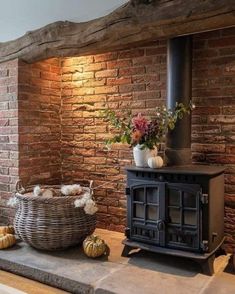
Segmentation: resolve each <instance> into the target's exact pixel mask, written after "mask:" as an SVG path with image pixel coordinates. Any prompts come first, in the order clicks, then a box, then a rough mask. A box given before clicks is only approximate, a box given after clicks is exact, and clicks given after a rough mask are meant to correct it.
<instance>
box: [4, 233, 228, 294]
mask: <svg viewBox="0 0 235 294" xmlns="http://www.w3.org/2000/svg"><path fill="white" fill-rule="evenodd" d="M97 234H99V235H100V236H101V237H102V238H104V239H105V240H106V242H107V243H108V244H109V246H110V249H111V254H110V256H109V258H100V259H95V260H93V259H89V258H87V257H86V256H85V255H84V253H83V252H82V249H81V248H80V247H77V248H71V249H68V250H65V251H58V252H45V251H38V250H35V249H33V248H31V247H30V246H28V245H26V244H25V243H23V242H19V243H18V244H17V246H15V247H13V248H11V249H8V250H4V251H0V268H1V269H3V270H6V271H10V272H13V273H16V274H19V275H22V276H25V277H28V278H31V279H34V280H37V281H40V282H42V283H45V284H48V285H51V286H54V287H57V288H61V289H63V290H66V291H68V292H69V293H89V294H90V293H99V294H101V293H102V294H103V293H119V294H129V293H135V294H138V293H141V294H142V293H146V294H152V293H154V294H155V293H157V289H159V290H160V291H161V293H163V294H165V293H166V294H167V293H175V294H176V293H184V294H187V293H190V294H193V293H204V292H205V291H208V287H209V285H210V284H212V285H213V284H214V285H216V288H217V289H218V288H219V285H217V284H216V283H215V282H214V280H215V279H217V277H219V278H218V281H219V280H220V279H222V280H223V277H222V278H221V272H222V270H223V269H224V267H225V266H226V264H227V261H228V257H225V256H221V257H219V258H217V259H216V262H215V268H216V272H217V274H216V275H214V276H213V277H208V276H204V275H202V274H200V273H199V272H198V271H199V268H198V266H197V264H195V263H194V262H191V261H189V260H185V259H180V258H174V257H168V256H164V255H157V254H152V253H149V252H142V251H141V252H138V253H136V254H133V256H132V257H131V258H123V257H121V251H122V247H123V246H122V245H121V240H122V239H123V238H124V236H123V234H120V233H116V232H110V231H106V230H97ZM223 274H224V273H223ZM212 282H213V283H212ZM218 283H219V284H220V282H218ZM228 284H229V283H228ZM229 285H230V286H229V287H228V289H230V288H231V289H232V288H233V287H232V284H231V283H230V284H229ZM182 289H183V290H182ZM223 290H224V289H223ZM205 293H209V292H205ZM219 293H223V292H217V294H219ZM226 294H230V292H226ZM231 294H232V292H231Z"/></svg>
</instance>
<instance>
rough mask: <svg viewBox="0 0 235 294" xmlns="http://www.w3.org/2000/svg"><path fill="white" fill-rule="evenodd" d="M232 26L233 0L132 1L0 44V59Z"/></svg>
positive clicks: (95, 49)
mask: <svg viewBox="0 0 235 294" xmlns="http://www.w3.org/2000/svg"><path fill="white" fill-rule="evenodd" d="M232 26H235V1H234V0H196V1H195V0H187V1H186V0H132V1H129V2H128V3H127V4H125V5H123V6H121V7H120V8H119V9H117V10H115V11H114V12H112V13H111V14H109V15H107V16H104V17H101V18H98V19H95V20H92V21H88V22H84V23H72V22H55V23H52V24H50V25H47V26H45V27H43V28H41V29H38V30H35V31H32V32H28V33H26V34H25V35H24V36H22V37H21V38H18V39H16V40H14V41H9V42H5V43H0V62H3V61H7V60H11V59H15V58H20V59H23V60H24V61H26V62H35V61H38V60H41V59H46V58H50V57H61V56H78V55H88V54H96V53H101V52H107V51H113V50H117V49H121V48H127V47H130V46H136V45H138V44H143V43H145V42H149V41H153V40H156V39H159V38H169V37H173V36H181V35H186V34H195V33H200V32H205V31H211V30H216V29H220V28H226V27H232Z"/></svg>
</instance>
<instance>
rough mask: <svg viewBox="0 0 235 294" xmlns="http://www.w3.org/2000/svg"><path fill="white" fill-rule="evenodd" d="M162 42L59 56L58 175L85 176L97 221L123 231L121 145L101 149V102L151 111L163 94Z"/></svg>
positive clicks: (127, 156)
mask: <svg viewBox="0 0 235 294" xmlns="http://www.w3.org/2000/svg"><path fill="white" fill-rule="evenodd" d="M165 64H166V42H165V41H161V42H160V41H158V42H155V43H154V44H151V46H149V47H147V48H146V47H143V48H142V47H141V48H134V49H131V50H124V51H120V52H112V53H108V54H101V55H95V56H88V57H78V58H66V59H64V60H62V175H63V180H64V181H65V182H68V181H71V182H73V181H78V180H79V179H81V178H82V179H83V178H88V179H93V180H95V186H98V185H102V184H104V183H106V182H107V181H113V180H115V179H116V180H117V179H120V180H119V181H115V182H113V183H109V184H108V186H106V187H105V188H102V189H98V190H96V191H95V197H96V200H97V203H98V205H99V214H98V220H99V222H98V225H99V226H101V227H104V228H108V229H114V230H120V231H123V229H124V227H125V223H126V219H125V216H126V209H125V205H126V199H125V196H124V186H125V185H124V183H123V182H122V181H121V180H124V179H125V176H124V174H125V173H124V167H125V166H127V165H130V164H131V163H132V162H131V159H132V152H131V150H130V149H129V148H128V147H127V146H123V145H120V146H115V148H113V149H112V150H111V151H107V150H104V140H105V138H107V137H108V136H109V132H110V131H112V130H109V129H108V126H107V124H106V123H104V122H103V120H102V119H101V118H100V116H99V110H100V109H103V108H107V107H108V108H110V109H116V110H117V109H118V111H121V112H122V111H123V110H126V109H131V110H132V112H133V113H136V112H139V111H141V112H146V111H152V110H153V109H154V107H156V106H157V105H159V104H160V103H163V101H164V100H163V99H165V83H166V68H165Z"/></svg>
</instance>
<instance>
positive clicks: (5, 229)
mask: <svg viewBox="0 0 235 294" xmlns="http://www.w3.org/2000/svg"><path fill="white" fill-rule="evenodd" d="M0 234H12V235H14V234H15V230H14V227H13V226H1V227H0Z"/></svg>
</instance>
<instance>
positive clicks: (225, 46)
mask: <svg viewBox="0 0 235 294" xmlns="http://www.w3.org/2000/svg"><path fill="white" fill-rule="evenodd" d="M234 39H235V30H234V29H226V30H220V31H216V32H210V33H204V34H199V35H195V36H194V58H193V102H194V103H195V104H196V109H195V111H194V112H193V123H192V155H193V162H199V163H208V164H222V165H224V166H225V167H226V174H225V180H226V185H225V201H226V218H225V228H226V235H227V240H228V241H229V244H230V245H229V247H230V249H231V248H232V246H234V247H235V209H234V208H232V206H233V205H234V203H235V139H234V138H235V135H234V134H235V133H234V129H235V118H234V117H235V86H234V85H235V83H234V81H235V75H234V73H235V41H234ZM12 64H17V62H16V61H15V63H14V62H13V63H12V62H10V63H6V64H2V65H0V83H1V85H0V99H1V101H0V105H1V106H0V107H1V109H0V124H1V126H0V127H1V129H2V130H3V131H4V132H6V135H5V136H6V137H7V136H9V135H10V132H11V131H12V130H17V129H14V125H13V124H14V123H15V126H16V128H17V116H16V117H15V118H14V114H12V111H13V109H14V108H13V107H14V106H13V105H14V104H13V103H12V104H11V99H13V101H14V99H15V102H16V97H17V95H18V98H19V120H18V121H19V139H18V136H17V132H15V133H14V134H15V135H16V136H14V137H12V136H11V137H9V140H16V142H17V140H19V142H20V145H19V146H20V147H19V148H20V149H19V151H20V157H19V158H20V160H19V164H20V170H19V173H20V178H22V179H23V180H24V181H25V182H31V183H36V182H39V181H40V182H43V181H46V182H48V181H49V179H52V182H54V181H56V182H58V181H60V179H61V178H62V181H63V182H65V183H69V182H76V181H79V180H80V179H84V178H85V179H94V180H95V185H96V186H97V185H100V184H104V183H106V181H112V180H118V181H116V182H113V183H112V182H110V183H109V184H108V187H106V188H100V189H98V190H96V192H95V197H96V200H97V202H98V205H99V208H100V210H99V216H98V220H99V222H98V225H99V226H100V227H105V228H108V229H114V230H119V231H122V230H123V228H124V226H125V214H126V209H125V205H126V201H125V196H124V186H125V183H124V181H122V180H125V174H124V167H125V166H126V165H129V164H131V163H132V154H131V150H130V149H129V148H128V147H127V146H123V145H118V146H115V147H114V148H112V150H111V151H107V150H104V139H105V138H107V137H108V136H109V131H112V130H109V129H108V126H107V124H105V123H104V122H103V121H102V119H101V118H100V117H99V110H100V109H103V108H106V107H109V108H110V109H116V110H117V111H120V112H123V110H126V109H131V110H132V112H133V113H136V112H144V113H145V112H147V111H148V112H153V111H154V108H155V107H156V106H158V105H160V104H162V103H165V97H166V41H164V40H163V41H156V42H155V43H153V44H150V45H148V46H144V47H139V48H132V49H130V50H122V51H118V52H111V53H107V54H100V55H94V56H87V57H77V58H64V59H62V60H58V59H53V60H49V61H44V62H40V63H36V64H33V65H28V64H24V63H22V62H20V66H19V86H18V87H19V93H17V87H16V86H15V88H14V87H12V86H11V84H10V83H11V82H12V83H13V85H17V83H16V82H15V84H14V81H13V80H12V74H11V68H14V65H13V66H12ZM7 66H8V67H9V68H8V67H7ZM5 68H7V71H4V70H5ZM2 69H3V71H2ZM9 69H10V70H9ZM1 75H3V76H1ZM4 75H6V76H4ZM14 77H15V80H16V81H17V70H16V69H15V72H14ZM4 79H5V80H6V83H7V84H6V83H5V82H3V81H4ZM8 83H9V85H8ZM9 91H10V92H9ZM12 92H13V94H12ZM2 99H6V100H3V101H2ZM4 101H7V103H3V104H2V102H4ZM16 104H17V103H16ZM5 105H8V106H7V107H8V108H9V109H2V107H3V108H4V107H6V106H5ZM16 109H17V108H16ZM7 111H9V114H10V115H13V116H12V117H8V119H7V121H8V122H9V123H10V124H11V127H8V126H7V125H6V126H5V122H4V119H5V117H4V115H6V113H7ZM4 113H5V114H4ZM13 113H14V111H13ZM60 123H61V124H60ZM3 125H4V126H3ZM7 132H9V133H7ZM1 136H2V135H1ZM1 136H0V138H1ZM5 136H4V137H5ZM10 138H11V139H10ZM2 140H8V139H6V138H4V139H2ZM10 142H12V143H13V142H14V141H9V143H6V144H5V142H3V143H2V142H0V145H2V148H1V149H2V151H3V152H2V153H0V156H1V158H0V160H1V161H4V162H5V164H7V162H9V161H8V160H5V158H2V157H4V156H9V157H7V158H11V162H12V163H14V164H17V158H16V159H15V157H16V156H17V155H18V153H17V150H16V151H14V152H7V151H8V149H4V148H5V147H4V146H10V145H11V144H10ZM13 145H14V144H13ZM6 148H16V149H17V144H16V146H15V147H6ZM3 167H4V166H3ZM5 168H6V169H5V170H1V169H0V176H2V173H3V172H9V171H11V174H12V177H10V176H8V174H6V175H3V180H2V181H1V180H0V188H1V187H2V188H4V187H5V188H6V189H7V191H2V192H1V195H2V196H4V197H6V196H7V195H8V191H10V190H11V189H12V186H11V184H13V182H14V181H15V180H16V178H17V176H18V170H17V166H13V167H8V166H6V167H5ZM8 179H10V183H7V184H6V183H5V182H4V180H6V181H7V180H8ZM1 185H3V186H1ZM4 185H6V186H4ZM0 205H1V206H2V207H3V206H5V200H4V198H1V202H0ZM0 211H1V212H0V213H1V214H0V222H1V218H2V217H3V215H5V213H6V211H5V209H4V210H3V209H0ZM2 219H3V218H2ZM4 220H6V217H5V216H4Z"/></svg>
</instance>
